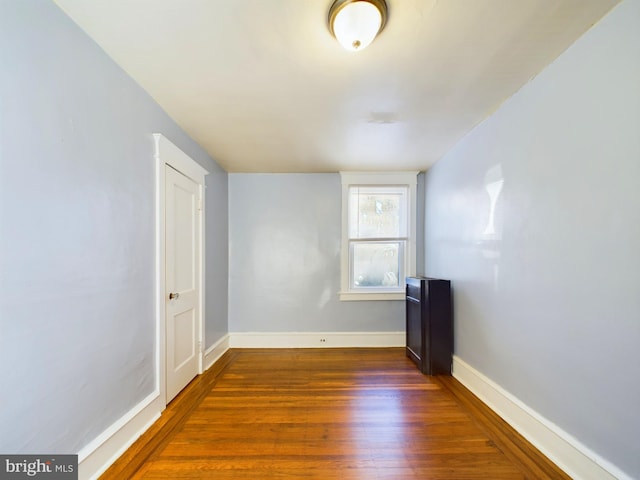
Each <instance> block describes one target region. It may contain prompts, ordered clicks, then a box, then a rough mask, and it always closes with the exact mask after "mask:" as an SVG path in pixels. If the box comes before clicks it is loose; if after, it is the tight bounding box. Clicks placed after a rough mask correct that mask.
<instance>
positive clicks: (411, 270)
mask: <svg viewBox="0 0 640 480" xmlns="http://www.w3.org/2000/svg"><path fill="white" fill-rule="evenodd" d="M418 173H419V172H340V177H341V183H342V248H341V252H342V253H341V268H340V270H341V275H340V277H341V279H340V286H341V288H340V292H339V296H340V300H342V301H358V300H404V299H405V293H404V281H405V278H406V277H407V276H411V275H414V274H415V259H416V218H415V214H416V197H417V192H416V190H417V179H418ZM352 187H358V188H359V190H358V193H361V194H368V193H369V191H373V192H383V194H384V193H385V192H387V193H389V192H391V193H396V192H399V191H400V192H404V200H400V201H399V202H398V201H396V202H395V203H396V205H399V204H402V208H404V209H405V212H404V214H403V215H404V217H405V218H406V225H402V227H401V228H400V229H395V230H392V231H391V232H389V231H388V230H386V231H385V229H382V230H381V231H377V230H375V229H374V230H373V233H372V231H371V230H369V231H366V230H362V229H361V230H360V232H358V233H357V234H355V233H353V234H352V232H351V231H350V228H349V227H350V216H351V215H353V213H354V209H353V207H352V205H353V200H352V199H354V198H357V197H353V196H352V195H351V193H352V192H354V190H352ZM390 202H391V203H393V201H391V200H390ZM350 204H351V205H350ZM387 206H388V205H387ZM368 208H369V212H371V211H372V206H371V205H369V206H368ZM385 213H388V210H387V211H385ZM356 215H357V213H356ZM356 219H357V216H356ZM351 223H353V222H351ZM398 225H399V222H396V223H395V226H398ZM370 226H371V225H369V227H370ZM400 230H401V231H400ZM357 237H360V238H357ZM355 242H372V243H373V242H382V243H384V242H392V243H393V242H401V245H402V248H398V249H397V252H398V256H400V257H401V258H400V261H399V268H398V269H397V276H398V284H400V288H397V287H395V288H391V289H390V288H389V285H381V282H379V281H378V282H377V283H378V284H377V286H374V285H366V286H356V285H354V282H353V281H352V280H353V274H352V272H353V266H352V258H353V254H352V253H351V251H352V248H353V247H352V246H353V245H354V244H355ZM364 258H365V259H366V255H365V257H364ZM365 263H366V261H365ZM386 268H388V269H389V270H390V271H393V272H394V274H395V273H396V269H393V268H390V267H389V266H388V265H387V267H386ZM387 283H389V282H387Z"/></svg>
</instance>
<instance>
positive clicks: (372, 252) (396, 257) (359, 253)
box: [351, 242, 405, 288]
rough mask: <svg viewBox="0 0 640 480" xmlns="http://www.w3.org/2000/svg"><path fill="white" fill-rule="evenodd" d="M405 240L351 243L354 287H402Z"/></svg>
mask: <svg viewBox="0 0 640 480" xmlns="http://www.w3.org/2000/svg"><path fill="white" fill-rule="evenodd" d="M404 243H405V242H358V243H352V244H351V253H352V259H353V267H352V277H351V278H352V280H351V286H352V288H360V287H386V288H398V287H400V279H401V278H403V275H404V272H402V271H401V268H400V266H401V265H402V262H403V260H402V257H403V253H404V252H403V250H404Z"/></svg>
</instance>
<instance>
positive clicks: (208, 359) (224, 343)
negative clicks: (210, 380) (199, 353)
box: [202, 333, 229, 370]
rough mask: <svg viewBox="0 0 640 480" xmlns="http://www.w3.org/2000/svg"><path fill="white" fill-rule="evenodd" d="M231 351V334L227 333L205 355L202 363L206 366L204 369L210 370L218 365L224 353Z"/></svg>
mask: <svg viewBox="0 0 640 480" xmlns="http://www.w3.org/2000/svg"><path fill="white" fill-rule="evenodd" d="M227 350H229V334H228V333H227V334H226V335H225V336H223V337H222V338H221V339H220V340H218V341H217V342H216V343H214V344H213V345H211V346H210V347H209V348H207V350H206V351H205V352H204V354H203V360H202V363H203V364H204V369H205V370H209V369H210V368H211V366H212V365H213V364H214V363H216V362H217V361H218V360H219V359H220V357H221V356H222V355H224V352H226V351H227Z"/></svg>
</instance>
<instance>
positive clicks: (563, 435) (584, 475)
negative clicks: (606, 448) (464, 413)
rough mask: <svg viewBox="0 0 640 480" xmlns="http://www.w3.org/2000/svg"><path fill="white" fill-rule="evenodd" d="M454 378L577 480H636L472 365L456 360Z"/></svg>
mask: <svg viewBox="0 0 640 480" xmlns="http://www.w3.org/2000/svg"><path fill="white" fill-rule="evenodd" d="M453 376H454V377H455V378H456V379H458V381H460V383H462V384H463V385H464V386H465V387H467V388H468V389H469V390H471V392H473V393H474V394H475V395H476V396H477V397H478V398H479V399H480V400H482V401H483V402H484V403H486V404H487V406H488V407H489V408H491V409H492V410H493V411H495V412H496V413H497V414H498V415H500V416H501V417H502V418H503V419H504V420H505V421H506V422H507V423H508V424H509V425H511V426H512V427H513V428H514V429H516V430H517V431H518V432H519V433H520V434H521V435H522V436H524V437H525V438H526V439H527V440H528V441H529V442H531V443H532V444H533V445H534V446H535V447H536V448H537V449H538V450H540V451H541V452H542V453H544V454H545V455H546V456H547V457H548V458H549V459H550V460H551V461H552V462H554V463H555V464H556V465H558V466H559V467H560V468H561V469H562V470H564V471H565V472H566V473H567V474H568V475H569V476H570V477H571V478H573V479H576V480H591V479H593V480H616V479H617V480H632V477H631V476H629V475H627V474H626V473H624V472H623V471H622V470H620V469H619V468H618V467H616V466H615V465H613V464H612V463H611V462H609V461H607V460H605V459H604V458H602V457H601V456H599V455H598V454H597V453H595V452H593V451H592V450H590V449H589V448H588V447H586V446H585V445H583V444H582V443H580V442H579V441H578V440H577V439H575V438H574V437H573V436H571V435H570V434H568V433H567V432H565V431H564V430H562V429H561V428H560V427H558V426H557V425H555V424H554V423H553V422H551V421H550V420H548V419H546V418H545V417H543V416H542V415H540V414H539V413H538V412H536V411H535V410H533V409H532V408H531V407H529V406H527V405H526V404H525V403H523V402H522V401H521V400H519V399H518V398H517V397H515V396H513V395H512V394H510V393H509V392H507V391H506V390H505V389H503V388H502V387H501V386H500V385H498V384H496V383H495V382H493V381H492V380H491V379H489V378H487V377H486V376H484V375H483V374H482V373H480V372H479V371H478V370H476V369H475V368H473V367H472V366H471V365H469V364H468V363H466V362H465V361H463V360H461V359H460V358H459V357H457V356H455V355H454V357H453Z"/></svg>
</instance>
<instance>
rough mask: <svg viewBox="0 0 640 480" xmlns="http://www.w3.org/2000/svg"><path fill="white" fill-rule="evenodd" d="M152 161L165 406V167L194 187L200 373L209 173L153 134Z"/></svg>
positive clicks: (159, 367)
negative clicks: (197, 261)
mask: <svg viewBox="0 0 640 480" xmlns="http://www.w3.org/2000/svg"><path fill="white" fill-rule="evenodd" d="M153 137H154V143H155V155H154V158H155V162H156V245H155V247H156V389H157V391H158V392H159V393H160V398H161V399H162V402H163V404H164V405H165V406H166V405H167V403H168V402H167V376H166V375H167V368H166V367H167V345H166V328H167V318H166V309H165V303H166V298H165V296H166V293H165V291H166V279H165V274H166V268H165V261H166V260H165V259H166V245H165V227H166V224H165V223H166V222H165V210H166V205H165V202H166V186H165V180H166V178H165V177H166V175H165V168H166V166H167V165H168V166H169V167H171V168H173V169H174V170H176V171H178V172H179V173H181V174H182V175H184V176H185V177H188V178H190V179H191V180H193V181H194V182H195V183H196V184H197V185H198V202H199V205H198V210H197V211H198V218H197V222H198V224H199V226H200V238H199V239H198V243H199V245H198V247H199V249H200V265H199V270H200V274H199V275H198V278H197V279H196V283H197V285H196V290H197V292H198V310H199V312H198V318H197V319H196V321H197V323H198V325H197V330H198V340H197V345H196V351H197V352H198V373H199V374H200V373H202V370H203V363H204V362H203V352H204V345H203V343H204V318H205V310H204V309H205V301H204V286H205V225H204V219H205V211H204V206H205V201H204V200H205V198H204V194H205V176H206V175H207V174H208V173H209V172H208V171H207V170H205V169H204V168H203V167H202V166H201V165H200V164H198V163H197V162H196V161H195V160H193V159H192V158H191V157H189V156H188V155H187V154H186V153H184V152H183V151H182V150H180V149H179V148H178V147H177V146H176V145H174V144H173V143H172V142H171V141H170V140H168V139H167V137H165V136H164V135H162V134H160V133H154V134H153Z"/></svg>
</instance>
